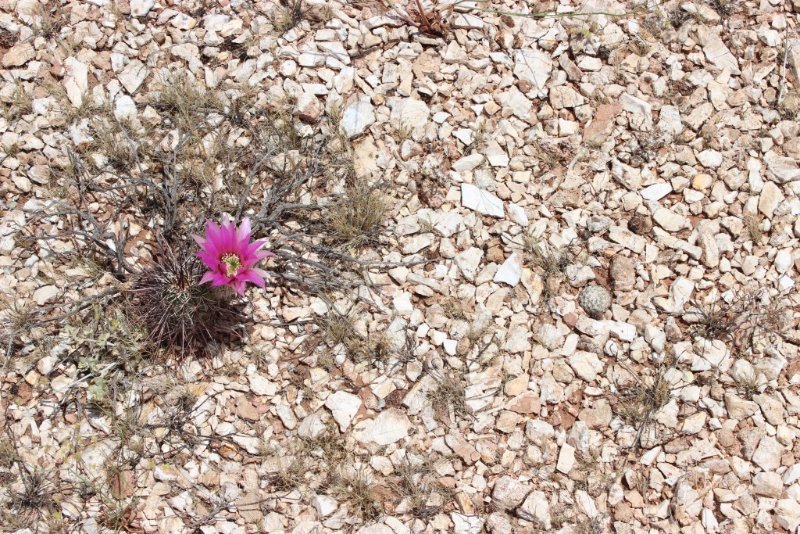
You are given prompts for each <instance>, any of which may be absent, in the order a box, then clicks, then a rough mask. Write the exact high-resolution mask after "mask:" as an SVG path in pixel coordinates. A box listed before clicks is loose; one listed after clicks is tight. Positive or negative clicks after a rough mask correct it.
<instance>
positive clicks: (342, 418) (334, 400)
mask: <svg viewBox="0 0 800 534" xmlns="http://www.w3.org/2000/svg"><path fill="white" fill-rule="evenodd" d="M325 407H326V408H328V409H329V410H330V411H331V414H332V415H333V418H334V419H335V420H336V422H337V423H338V424H339V429H340V430H341V431H342V432H344V431H345V430H347V428H348V427H349V426H350V422H351V421H352V420H353V417H355V415H356V413H358V409H359V408H361V399H360V398H359V397H357V396H356V395H353V394H352V393H347V392H346V391H337V392H336V393H334V394H333V395H331V396H330V397H328V398H327V399H325Z"/></svg>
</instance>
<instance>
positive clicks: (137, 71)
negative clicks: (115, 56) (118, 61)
mask: <svg viewBox="0 0 800 534" xmlns="http://www.w3.org/2000/svg"><path fill="white" fill-rule="evenodd" d="M145 78H147V67H146V66H145V64H144V63H142V62H141V61H139V60H138V59H134V60H132V61H131V62H130V63H128V64H127V65H125V68H124V69H122V71H121V72H120V73H119V75H118V76H117V79H118V80H119V83H121V84H122V87H124V88H125V90H126V91H128V93H130V94H134V93H135V92H136V91H137V90H138V89H139V87H140V86H141V85H142V82H144V80H145Z"/></svg>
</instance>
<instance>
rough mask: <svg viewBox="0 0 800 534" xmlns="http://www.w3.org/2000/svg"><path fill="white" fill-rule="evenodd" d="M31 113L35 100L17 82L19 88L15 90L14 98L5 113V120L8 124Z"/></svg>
mask: <svg viewBox="0 0 800 534" xmlns="http://www.w3.org/2000/svg"><path fill="white" fill-rule="evenodd" d="M31 113H33V99H32V98H31V96H30V95H29V94H28V93H27V92H26V91H25V87H24V86H23V85H22V84H21V83H19V82H17V87H16V88H15V89H14V96H13V97H12V99H11V103H10V104H9V106H8V107H7V108H6V111H5V113H4V115H5V118H6V120H7V121H8V122H13V121H15V120H17V119H20V118H22V117H23V116H24V115H30V114H31Z"/></svg>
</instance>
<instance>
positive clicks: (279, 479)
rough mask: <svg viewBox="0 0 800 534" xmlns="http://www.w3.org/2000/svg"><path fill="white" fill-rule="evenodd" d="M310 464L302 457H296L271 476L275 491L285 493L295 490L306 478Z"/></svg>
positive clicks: (270, 479)
mask: <svg viewBox="0 0 800 534" xmlns="http://www.w3.org/2000/svg"><path fill="white" fill-rule="evenodd" d="M307 471H308V465H307V463H306V461H305V459H303V458H302V457H295V458H292V460H291V461H290V462H289V463H287V464H286V465H283V466H281V468H280V469H279V470H278V472H277V473H273V474H272V475H270V477H269V483H270V485H271V487H272V489H273V491H275V492H278V493H285V492H290V491H293V490H295V489H296V488H297V487H299V486H300V485H301V484H302V483H303V481H304V480H305V475H306V472H307Z"/></svg>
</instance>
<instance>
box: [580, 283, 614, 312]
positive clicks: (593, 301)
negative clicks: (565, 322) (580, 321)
mask: <svg viewBox="0 0 800 534" xmlns="http://www.w3.org/2000/svg"><path fill="white" fill-rule="evenodd" d="M578 302H579V303H580V305H581V307H582V308H583V309H584V310H586V313H588V314H589V315H590V316H591V317H595V318H596V317H600V316H601V315H603V312H605V311H606V310H607V309H608V308H610V307H611V293H609V292H608V290H607V289H606V288H604V287H602V286H598V285H592V286H586V287H585V288H583V291H581V295H580V297H579V298H578Z"/></svg>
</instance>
